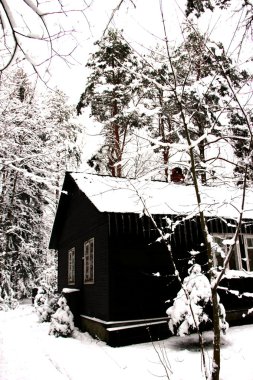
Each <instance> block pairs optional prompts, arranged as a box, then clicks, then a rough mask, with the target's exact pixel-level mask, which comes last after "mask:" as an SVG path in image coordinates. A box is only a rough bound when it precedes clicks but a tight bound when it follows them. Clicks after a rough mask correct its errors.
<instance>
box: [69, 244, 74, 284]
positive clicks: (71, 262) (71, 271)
mask: <svg viewBox="0 0 253 380" xmlns="http://www.w3.org/2000/svg"><path fill="white" fill-rule="evenodd" d="M74 283H75V248H71V249H70V250H69V251H68V284H69V285H73V284H74Z"/></svg>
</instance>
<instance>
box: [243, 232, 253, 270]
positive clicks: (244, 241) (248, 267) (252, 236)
mask: <svg viewBox="0 0 253 380" xmlns="http://www.w3.org/2000/svg"><path fill="white" fill-rule="evenodd" d="M247 238H251V239H253V235H250V234H243V243H244V247H245V256H246V266H247V271H248V272H252V271H251V270H250V266H249V255H248V248H252V249H253V247H249V246H248V242H247Z"/></svg>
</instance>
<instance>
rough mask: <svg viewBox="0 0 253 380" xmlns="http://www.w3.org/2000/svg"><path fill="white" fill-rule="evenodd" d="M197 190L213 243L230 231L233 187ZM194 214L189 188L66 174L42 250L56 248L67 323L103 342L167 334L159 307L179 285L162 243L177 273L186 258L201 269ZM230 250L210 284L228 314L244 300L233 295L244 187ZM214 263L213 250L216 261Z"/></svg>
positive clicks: (251, 221)
mask: <svg viewBox="0 0 253 380" xmlns="http://www.w3.org/2000/svg"><path fill="white" fill-rule="evenodd" d="M201 192H202V203H203V207H204V208H205V212H206V215H208V225H209V230H210V232H211V234H212V236H213V238H214V240H215V241H216V242H217V243H218V244H219V246H220V245H222V242H224V241H225V239H229V238H231V237H232V234H233V233H234V231H235V226H236V220H237V218H238V211H237V210H238V209H240V204H241V196H242V189H240V188H232V187H228V188H225V187H224V188H222V187H221V186H219V187H209V186H202V188H201ZM196 215H197V206H196V198H195V193H194V188H193V186H192V185H186V184H184V183H182V182H176V183H174V182H172V183H166V182H160V181H150V180H142V181H141V180H129V179H125V178H113V177H109V176H99V175H94V174H87V173H74V172H68V173H66V176H65V180H64V184H63V189H62V193H61V197H60V201H59V206H58V209H57V213H56V217H55V222H54V226H53V230H52V235H51V240H50V245H49V247H50V248H51V249H55V250H57V251H58V290H59V291H60V292H63V293H64V294H65V296H66V297H67V299H68V303H69V305H70V308H71V310H72V311H73V313H74V316H75V323H76V324H77V325H78V326H79V327H80V328H81V329H82V330H83V331H88V332H89V333H90V334H91V335H93V336H94V337H98V338H99V339H101V340H104V341H106V342H107V343H109V344H111V345H122V344H128V343H134V342H138V341H143V340H149V339H154V340H156V339H161V338H163V337H166V336H168V335H169V330H168V325H167V322H168V320H167V315H166V309H167V308H168V307H169V306H170V305H171V302H172V300H173V297H175V295H176V294H177V292H178V290H179V288H180V285H179V284H178V283H177V279H176V277H175V276H174V270H173V266H172V263H171V259H170V255H169V252H168V250H171V252H172V254H173V257H174V260H175V262H176V265H177V267H178V268H179V271H180V274H181V275H182V276H183V277H184V276H186V275H187V271H188V269H189V266H190V262H192V261H193V260H194V261H195V262H197V263H200V264H201V265H202V268H203V271H205V272H206V273H207V270H208V268H207V256H206V252H205V245H204V241H203V236H202V233H201V228H200V223H199V220H198V217H197V216H196ZM160 232H162V235H163V238H161V234H160ZM226 249H227V246H226V245H224V244H223V252H225V251H226ZM234 251H235V252H234V256H233V258H232V259H231V262H230V268H229V269H230V270H229V271H228V276H227V277H226V278H225V279H224V280H223V282H222V288H221V290H220V296H221V299H222V302H223V303H224V305H225V307H226V310H227V315H228V319H229V320H230V321H233V320H238V319H240V317H241V318H242V315H243V314H247V310H248V309H249V308H251V307H252V306H253V302H252V300H253V298H251V297H244V296H243V295H244V294H245V293H246V292H251V291H253V195H252V191H250V190H248V191H247V193H246V205H245V212H244V220H243V223H242V227H241V231H240V236H239V241H238V242H237V244H236V246H235V249H234ZM222 260H223V259H222V257H221V256H220V253H219V249H218V250H216V253H215V262H216V264H217V266H218V265H220V264H221V262H222ZM235 290H236V291H239V293H240V295H241V297H239V298H238V297H237V295H235ZM247 318H249V316H248V317H247ZM247 318H246V319H244V320H245V321H246V320H247Z"/></svg>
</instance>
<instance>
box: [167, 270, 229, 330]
mask: <svg viewBox="0 0 253 380" xmlns="http://www.w3.org/2000/svg"><path fill="white" fill-rule="evenodd" d="M211 304H212V293H211V285H210V282H209V281H208V279H207V277H206V276H205V275H204V274H203V273H201V267H200V265H198V264H194V265H193V266H192V267H191V268H190V269H189V276H188V277H186V278H185V279H184V281H183V286H182V289H180V291H179V292H178V294H177V296H176V298H175V300H174V303H173V305H172V306H171V307H169V308H168V309H167V311H166V313H167V315H168V316H169V329H170V331H171V332H172V333H173V334H177V335H180V336H183V335H188V334H190V333H191V332H193V331H196V327H198V328H199V327H201V326H202V325H204V324H206V323H207V322H208V321H209V320H210V319H209V316H208V314H207V310H208V309H209V310H210V308H211ZM219 317H220V327H221V330H222V331H223V333H225V332H226V330H227V328H228V323H227V322H226V312H225V309H224V306H223V305H222V304H221V303H219Z"/></svg>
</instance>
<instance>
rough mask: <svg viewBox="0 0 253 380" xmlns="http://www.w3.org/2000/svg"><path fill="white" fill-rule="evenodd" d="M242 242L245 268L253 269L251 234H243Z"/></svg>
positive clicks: (252, 241)
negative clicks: (243, 244) (243, 243)
mask: <svg viewBox="0 0 253 380" xmlns="http://www.w3.org/2000/svg"><path fill="white" fill-rule="evenodd" d="M244 242H245V256H246V263H247V270H248V271H253V236H245V237H244Z"/></svg>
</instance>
